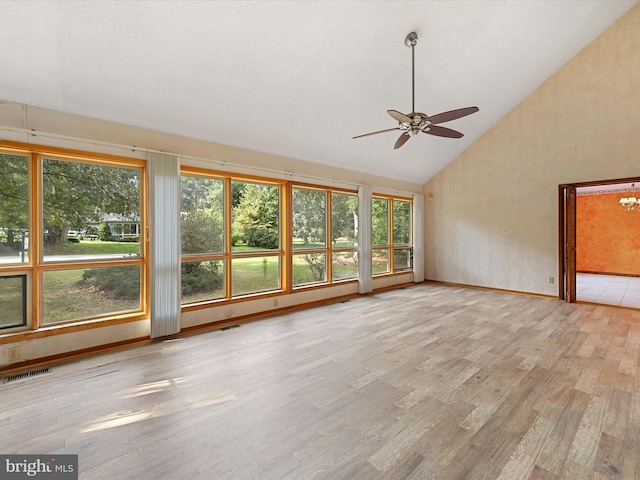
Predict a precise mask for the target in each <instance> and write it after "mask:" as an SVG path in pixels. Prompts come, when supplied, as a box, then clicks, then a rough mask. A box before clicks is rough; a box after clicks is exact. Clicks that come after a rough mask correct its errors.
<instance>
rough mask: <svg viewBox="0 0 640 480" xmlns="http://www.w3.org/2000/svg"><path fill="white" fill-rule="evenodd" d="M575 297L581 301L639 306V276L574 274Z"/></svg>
mask: <svg viewBox="0 0 640 480" xmlns="http://www.w3.org/2000/svg"><path fill="white" fill-rule="evenodd" d="M576 299H577V300H579V301H583V302H594V303H603V304H606V305H620V306H623V307H633V308H640V277H618V276H616V275H598V274H595V273H578V274H576Z"/></svg>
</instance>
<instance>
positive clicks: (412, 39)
mask: <svg viewBox="0 0 640 480" xmlns="http://www.w3.org/2000/svg"><path fill="white" fill-rule="evenodd" d="M417 43H418V34H417V33H416V32H411V33H410V34H409V35H407V38H405V39H404V44H405V45H406V46H407V47H415V46H416V44H417Z"/></svg>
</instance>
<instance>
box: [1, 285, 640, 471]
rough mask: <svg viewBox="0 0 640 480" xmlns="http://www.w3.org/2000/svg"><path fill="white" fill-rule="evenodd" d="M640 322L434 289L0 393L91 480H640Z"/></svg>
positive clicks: (168, 345)
mask: <svg viewBox="0 0 640 480" xmlns="http://www.w3.org/2000/svg"><path fill="white" fill-rule="evenodd" d="M639 360H640V310H630V309H620V308H614V307H607V306H597V305H575V304H574V305H570V304H567V303H564V302H560V301H557V300H553V299H545V298H536V297H529V296H523V295H514V294H507V293H501V292H493V291H483V290H478V289H467V288H462V287H455V286H447V285H438V284H429V283H425V284H422V285H417V286H414V287H410V288H405V289H400V290H393V291H387V292H383V293H377V294H373V295H368V296H364V297H359V298H357V299H353V300H350V301H348V302H344V303H335V304H331V305H325V306H321V307H318V308H314V309H309V310H303V311H298V312H292V313H288V314H286V315H281V316H277V317H271V318H269V319H266V320H261V321H257V322H253V323H248V324H243V325H241V326H240V327H238V328H232V329H229V330H225V331H210V332H205V333H200V334H196V335H191V336H186V337H183V338H181V339H177V340H172V341H164V342H157V343H153V344H148V345H143V346H139V347H131V348H127V349H122V350H117V351H113V352H110V353H107V354H101V355H96V356H93V357H89V358H85V359H81V360H77V361H73V362H69V363H66V364H60V365H54V366H53V368H52V372H51V373H49V374H46V375H41V376H36V377H32V378H30V379H26V380H19V381H15V382H10V383H5V384H0V432H1V433H0V452H1V453H5V454H12V453H23V454H30V453H74V454H79V468H80V478H81V479H86V480H89V479H118V480H127V479H136V480H141V479H142V480H144V479H153V480H163V479H202V480H210V479H256V480H257V479H260V480H263V479H264V480H269V479H286V480H294V479H295V480H298V479H331V480H333V479H367V480H375V479H394V480H395V479H445V480H446V479H505V480H517V479H529V480H543V479H544V480H560V479H568V480H578V479H580V480H582V479H593V480H601V479H637V478H640V363H639Z"/></svg>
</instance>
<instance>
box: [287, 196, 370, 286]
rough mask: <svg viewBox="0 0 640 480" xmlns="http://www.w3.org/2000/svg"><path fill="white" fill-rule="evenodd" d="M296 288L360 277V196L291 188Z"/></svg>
mask: <svg viewBox="0 0 640 480" xmlns="http://www.w3.org/2000/svg"><path fill="white" fill-rule="evenodd" d="M291 195H292V222H291V223H292V227H291V228H292V237H293V238H292V245H293V257H292V266H293V286H294V287H298V286H302V285H309V284H314V283H326V282H336V281H339V280H346V279H351V278H357V277H358V249H357V246H358V245H357V241H356V239H357V234H358V226H357V225H358V221H357V220H358V219H357V212H358V197H357V195H355V194H352V193H345V192H336V191H331V190H328V189H319V188H311V187H302V186H294V187H293V188H292V194H291Z"/></svg>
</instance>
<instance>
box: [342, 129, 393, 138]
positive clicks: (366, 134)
mask: <svg viewBox="0 0 640 480" xmlns="http://www.w3.org/2000/svg"><path fill="white" fill-rule="evenodd" d="M393 130H398V127H396V128H387V129H386V130H378V131H377V132H371V133H363V134H362V135H358V136H356V137H352V140H353V139H355V138H362V137H368V136H369V135H377V134H379V133H384V132H392V131H393Z"/></svg>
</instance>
